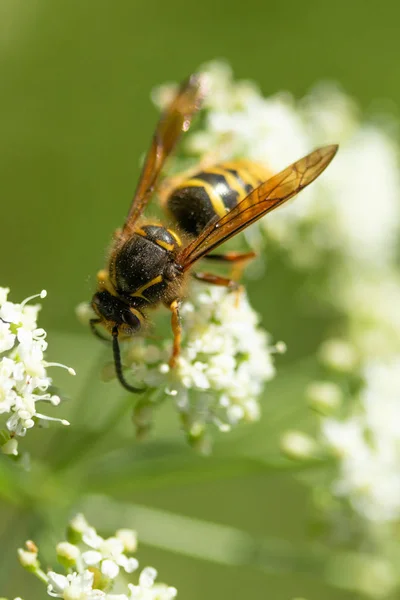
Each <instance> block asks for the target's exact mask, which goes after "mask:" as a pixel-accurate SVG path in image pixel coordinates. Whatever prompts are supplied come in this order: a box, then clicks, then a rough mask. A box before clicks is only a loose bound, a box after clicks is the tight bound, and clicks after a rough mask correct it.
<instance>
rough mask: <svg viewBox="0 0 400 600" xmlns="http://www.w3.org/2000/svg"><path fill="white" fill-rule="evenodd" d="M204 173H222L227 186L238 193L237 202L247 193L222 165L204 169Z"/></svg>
mask: <svg viewBox="0 0 400 600" xmlns="http://www.w3.org/2000/svg"><path fill="white" fill-rule="evenodd" d="M205 173H211V174H212V175H222V176H223V177H225V181H226V183H227V185H228V187H229V188H230V189H231V190H234V191H235V192H237V193H238V194H239V198H238V202H240V200H242V199H243V198H244V197H245V196H246V195H247V194H246V190H245V189H244V187H243V186H242V185H240V182H239V181H238V179H237V178H236V177H235V176H234V175H233V174H232V173H230V172H229V171H228V170H227V169H224V167H223V166H221V167H211V168H210V169H206V171H205Z"/></svg>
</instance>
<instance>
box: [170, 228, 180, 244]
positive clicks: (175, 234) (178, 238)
mask: <svg viewBox="0 0 400 600" xmlns="http://www.w3.org/2000/svg"><path fill="white" fill-rule="evenodd" d="M167 231H168V233H170V234H171V235H172V237H173V238H174V240H175V241H176V243H177V245H178V246H182V241H181V238H180V237H179V235H178V234H177V233H176V232H175V231H174V230H173V229H167Z"/></svg>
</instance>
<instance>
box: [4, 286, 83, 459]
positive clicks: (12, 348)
mask: <svg viewBox="0 0 400 600" xmlns="http://www.w3.org/2000/svg"><path fill="white" fill-rule="evenodd" d="M8 292H9V289H8V288H0V413H1V414H4V415H8V418H7V421H6V430H4V431H3V432H2V444H1V446H2V451H3V452H4V453H6V454H14V455H16V454H18V444H17V440H16V436H24V435H25V434H26V432H27V430H28V429H31V428H32V427H34V425H35V423H37V422H38V421H58V422H60V423H62V424H63V425H68V424H69V423H68V421H66V420H65V419H58V418H54V417H49V416H46V415H44V414H43V413H42V412H41V411H40V412H39V410H38V407H39V402H49V403H50V404H52V405H53V406H57V405H58V404H59V403H60V397H59V396H58V395H56V394H53V393H51V392H50V391H49V390H50V386H51V383H52V380H51V378H50V377H49V376H48V374H47V368H48V367H51V366H60V367H64V365H60V364H58V363H49V362H47V361H46V360H45V358H44V352H45V350H46V349H47V341H46V331H45V330H44V329H42V328H41V327H38V326H37V316H38V312H39V310H40V306H39V305H31V304H28V302H29V301H30V300H32V299H34V298H37V297H40V298H45V296H46V292H45V291H42V292H41V293H40V294H38V295H37V296H32V297H30V298H27V299H26V300H24V301H23V302H21V304H15V303H13V302H10V301H9V300H7V296H8ZM64 368H65V369H67V370H68V372H69V373H70V374H72V375H74V374H75V371H74V370H73V369H71V368H68V367H64Z"/></svg>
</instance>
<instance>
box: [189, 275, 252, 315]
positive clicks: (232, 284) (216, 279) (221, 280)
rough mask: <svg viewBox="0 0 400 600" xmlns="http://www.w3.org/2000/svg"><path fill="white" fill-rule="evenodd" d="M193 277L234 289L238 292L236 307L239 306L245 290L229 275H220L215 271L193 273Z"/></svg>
mask: <svg viewBox="0 0 400 600" xmlns="http://www.w3.org/2000/svg"><path fill="white" fill-rule="evenodd" d="M193 277H194V278H195V279H198V280H199V281H205V282H206V283H211V284H212V285H220V286H223V287H226V288H228V289H229V290H232V291H233V292H235V294H236V302H235V305H236V307H238V306H239V302H240V296H241V294H242V292H243V286H242V285H240V283H238V282H237V281H234V280H233V279H228V278H227V277H221V276H220V275H214V273H193Z"/></svg>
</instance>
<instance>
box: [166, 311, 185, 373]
mask: <svg viewBox="0 0 400 600" xmlns="http://www.w3.org/2000/svg"><path fill="white" fill-rule="evenodd" d="M179 305H180V302H179V300H174V301H173V302H171V304H170V305H169V307H168V308H169V309H170V311H171V313H172V314H171V325H172V333H173V334H174V345H173V348H172V354H171V358H170V359H169V366H170V367H171V369H173V368H174V367H175V365H176V361H177V359H178V357H179V354H180V353H181V340H182V327H181V320H180V316H179Z"/></svg>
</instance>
